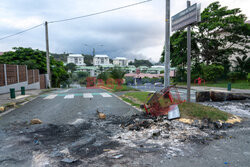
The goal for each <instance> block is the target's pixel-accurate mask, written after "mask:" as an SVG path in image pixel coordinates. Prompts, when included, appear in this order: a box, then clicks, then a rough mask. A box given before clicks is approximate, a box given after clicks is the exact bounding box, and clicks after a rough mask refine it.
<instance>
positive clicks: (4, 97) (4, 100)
mask: <svg viewBox="0 0 250 167" xmlns="http://www.w3.org/2000/svg"><path fill="white" fill-rule="evenodd" d="M51 90H54V89H50V90H47V89H43V90H41V89H39V90H26V91H25V94H26V95H21V91H16V98H15V99H11V98H10V94H9V93H7V94H0V106H5V105H6V104H10V103H15V104H16V103H21V102H23V101H25V100H28V98H32V97H35V96H38V95H40V94H42V93H44V92H47V91H51Z"/></svg>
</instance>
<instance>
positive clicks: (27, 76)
mask: <svg viewBox="0 0 250 167" xmlns="http://www.w3.org/2000/svg"><path fill="white" fill-rule="evenodd" d="M25 67H26V81H27V82H29V74H28V67H27V66H25Z"/></svg>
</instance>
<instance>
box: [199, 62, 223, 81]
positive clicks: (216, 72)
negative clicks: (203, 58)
mask: <svg viewBox="0 0 250 167" xmlns="http://www.w3.org/2000/svg"><path fill="white" fill-rule="evenodd" d="M202 71H203V79H205V80H206V81H214V82H216V81H217V80H218V79H220V78H221V77H222V75H223V72H224V67H223V66H222V65H215V64H212V65H202Z"/></svg>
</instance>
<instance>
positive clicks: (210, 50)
mask: <svg viewBox="0 0 250 167" xmlns="http://www.w3.org/2000/svg"><path fill="white" fill-rule="evenodd" d="M246 19H247V17H246V16H245V15H244V14H242V13H241V10H240V9H238V8H235V9H228V8H227V7H221V5H220V3H219V2H214V3H211V4H210V5H209V6H208V7H207V8H205V9H204V11H203V12H202V14H201V23H199V24H198V26H197V30H198V42H199V45H200V49H201V56H202V58H203V60H204V62H205V63H206V64H210V63H217V64H221V65H223V66H225V64H226V65H228V61H227V60H228V59H229V57H230V56H231V55H234V54H238V55H245V54H246V53H247V52H249V49H250V47H249V46H248V44H249V42H250V40H249V35H250V27H249V25H248V24H246V23H245V21H246Z"/></svg>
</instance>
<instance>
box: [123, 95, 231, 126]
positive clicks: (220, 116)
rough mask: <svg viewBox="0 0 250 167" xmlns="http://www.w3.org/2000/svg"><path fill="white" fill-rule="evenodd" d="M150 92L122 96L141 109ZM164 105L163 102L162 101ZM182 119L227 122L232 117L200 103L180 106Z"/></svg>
mask: <svg viewBox="0 0 250 167" xmlns="http://www.w3.org/2000/svg"><path fill="white" fill-rule="evenodd" d="M148 94H149V93H148V92H129V93H126V94H125V95H123V96H122V99H123V100H124V101H126V102H128V103H130V104H131V105H133V106H136V107H140V105H141V104H143V103H144V101H145V100H146V99H147V97H148ZM165 102H166V101H165ZM161 103H163V101H161ZM178 106H179V110H180V113H181V118H189V119H199V120H202V119H211V120H213V121H217V120H222V121H226V120H228V118H230V117H231V116H232V115H231V114H229V113H226V112H223V111H221V110H219V109H217V108H214V107H209V106H204V105H202V104H198V103H186V102H185V103H181V104H179V105H178Z"/></svg>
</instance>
